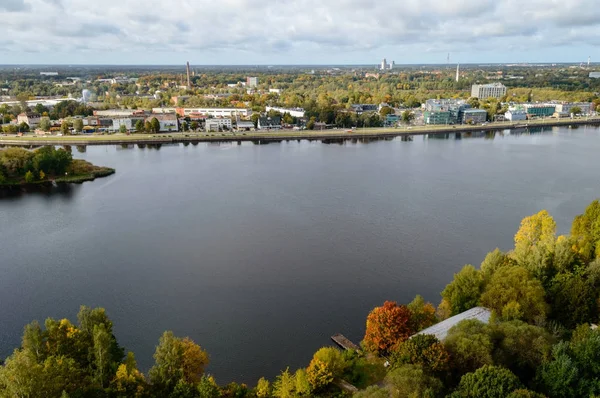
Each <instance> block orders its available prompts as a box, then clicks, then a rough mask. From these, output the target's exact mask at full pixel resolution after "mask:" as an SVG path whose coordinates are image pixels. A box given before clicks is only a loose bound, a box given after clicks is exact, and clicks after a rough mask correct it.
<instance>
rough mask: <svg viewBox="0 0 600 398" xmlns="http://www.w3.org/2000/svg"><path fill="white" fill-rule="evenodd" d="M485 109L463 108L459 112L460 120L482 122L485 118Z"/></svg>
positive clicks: (462, 121)
mask: <svg viewBox="0 0 600 398" xmlns="http://www.w3.org/2000/svg"><path fill="white" fill-rule="evenodd" d="M487 116H488V114H487V111H486V110H485V109H465V110H463V111H462V113H461V120H460V122H461V123H463V124H467V123H476V124H477V123H484V122H485V121H486V120H487Z"/></svg>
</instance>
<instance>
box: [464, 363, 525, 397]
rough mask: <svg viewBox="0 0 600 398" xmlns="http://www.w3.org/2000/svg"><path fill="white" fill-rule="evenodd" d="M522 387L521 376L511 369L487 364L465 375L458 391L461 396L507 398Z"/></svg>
mask: <svg viewBox="0 0 600 398" xmlns="http://www.w3.org/2000/svg"><path fill="white" fill-rule="evenodd" d="M522 387H523V385H522V384H521V382H520V381H519V378H518V377H517V376H515V375H514V374H513V373H512V372H511V371H510V370H508V369H505V368H501V367H497V366H490V365H486V366H484V367H482V368H481V369H477V370H476V371H475V372H474V373H468V374H466V375H464V376H463V377H462V378H461V379H460V384H459V385H458V392H459V396H460V397H461V398H505V397H506V396H507V395H509V394H511V393H512V392H514V391H515V390H517V389H519V388H522Z"/></svg>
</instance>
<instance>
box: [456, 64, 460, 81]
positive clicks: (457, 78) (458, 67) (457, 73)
mask: <svg viewBox="0 0 600 398" xmlns="http://www.w3.org/2000/svg"><path fill="white" fill-rule="evenodd" d="M459 79H460V64H456V81H457V82H458V80H459Z"/></svg>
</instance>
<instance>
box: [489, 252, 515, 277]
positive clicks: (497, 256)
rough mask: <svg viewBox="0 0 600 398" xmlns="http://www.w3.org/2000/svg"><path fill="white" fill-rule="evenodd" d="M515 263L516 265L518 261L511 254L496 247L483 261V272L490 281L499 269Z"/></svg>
mask: <svg viewBox="0 0 600 398" xmlns="http://www.w3.org/2000/svg"><path fill="white" fill-rule="evenodd" d="M514 265H516V262H515V261H514V260H512V259H511V258H510V256H508V255H506V254H504V253H502V252H501V251H500V249H496V250H494V251H493V252H490V253H488V254H487V256H485V259H484V260H483V262H482V263H481V273H482V274H483V276H484V278H485V279H486V280H487V281H489V279H490V278H491V277H492V275H494V273H495V272H496V271H497V270H498V269H500V268H502V267H510V266H514Z"/></svg>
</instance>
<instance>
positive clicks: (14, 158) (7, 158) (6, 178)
mask: <svg viewBox="0 0 600 398" xmlns="http://www.w3.org/2000/svg"><path fill="white" fill-rule="evenodd" d="M114 172H115V170H114V169H111V168H108V167H98V166H94V165H93V164H91V163H89V162H86V161H85V160H81V159H73V157H72V155H71V153H70V151H68V150H66V149H63V148H60V149H56V148H55V147H53V146H44V147H42V148H40V149H36V150H34V151H30V150H27V149H23V148H7V149H4V150H0V189H3V188H7V189H10V188H14V187H19V186H26V185H33V184H38V185H39V184H42V185H45V184H52V183H82V182H84V181H92V180H95V179H96V178H98V177H106V176H109V175H111V174H114Z"/></svg>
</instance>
